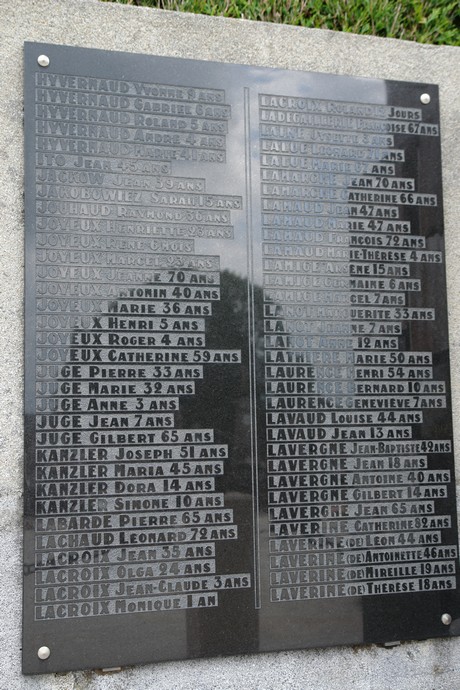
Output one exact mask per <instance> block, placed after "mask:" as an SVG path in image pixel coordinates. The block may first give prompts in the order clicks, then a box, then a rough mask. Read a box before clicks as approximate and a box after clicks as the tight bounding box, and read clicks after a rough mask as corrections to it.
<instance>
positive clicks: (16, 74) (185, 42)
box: [0, 0, 460, 690]
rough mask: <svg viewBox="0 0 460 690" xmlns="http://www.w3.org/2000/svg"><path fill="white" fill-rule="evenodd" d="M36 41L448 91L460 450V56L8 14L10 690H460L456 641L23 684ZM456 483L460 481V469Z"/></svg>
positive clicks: (377, 44) (101, 10) (3, 52)
mask: <svg viewBox="0 0 460 690" xmlns="http://www.w3.org/2000/svg"><path fill="white" fill-rule="evenodd" d="M24 41H42V42H46V43H60V44H67V45H74V46H81V47H88V48H100V49H104V50H119V51H128V52H137V53H148V54H153V55H165V56H175V57H183V58H191V59H201V60H216V61H224V62H235V63H243V64H253V65H261V66H269V67H280V68H285V69H295V70H305V71H315V72H331V73H335V74H347V75H353V76H363V77H378V78H384V79H398V80H407V81H422V82H433V83H437V84H439V86H440V100H441V127H442V155H443V181H444V212H445V223H446V262H447V279H448V297H449V317H450V346H451V366H452V383H453V414H454V427H455V434H456V437H457V441H458V435H459V434H460V423H459V422H458V421H457V420H458V417H459V411H460V366H459V365H460V297H459V295H460V271H459V270H458V268H457V262H458V259H459V254H460V249H459V247H460V241H459V247H457V240H460V222H459V221H460V208H459V204H460V202H459V198H460V197H459V195H458V193H457V194H456V192H458V165H457V162H458V160H459V159H460V136H459V125H458V121H457V122H456V116H458V106H459V102H458V101H459V97H458V94H459V92H460V89H459V84H458V57H459V50H458V48H452V47H437V46H427V45H419V44H415V43H409V42H403V41H396V40H393V39H381V38H372V37H368V36H355V35H350V34H341V33H335V32H331V31H320V30H312V29H302V28H296V27H289V26H280V25H274V24H262V23H254V22H248V21H245V20H230V19H222V18H211V17H204V16H195V15H191V14H180V13H174V12H164V11H160V10H152V9H146V8H137V7H127V6H122V5H114V4H105V3H101V2H98V1H97V0H16V2H12V1H11V0H0V64H1V65H2V69H1V71H0V104H1V107H0V189H1V190H2V194H1V195H0V221H1V222H0V233H1V235H2V244H1V247H2V251H1V252H0V270H1V274H2V280H1V284H0V290H1V292H2V299H1V305H2V308H1V312H0V313H1V318H2V326H1V328H0V350H1V352H2V355H3V366H2V368H1V371H0V391H1V397H0V399H1V401H2V403H1V406H0V417H1V436H0V495H1V497H0V501H1V512H0V516H1V517H0V519H1V523H2V527H1V530H2V537H3V538H2V546H1V549H2V561H1V563H2V569H1V577H0V593H1V604H2V607H1V610H2V612H3V615H2V624H1V632H0V635H1V637H2V648H3V650H4V652H5V655H4V657H3V660H2V662H0V668H1V675H0V688H5V689H6V688H8V689H9V690H14V689H16V688H36V689H37V690H38V689H39V688H43V689H45V688H46V689H47V690H64V689H65V690H77V689H81V690H83V688H88V689H91V690H96V689H97V690H115V689H118V688H119V689H120V690H121V689H122V688H139V690H144V689H145V688H155V690H170V689H172V688H177V689H179V688H181V689H183V690H185V689H190V690H195V689H199V690H211V688H215V689H219V690H225V689H227V688H235V689H236V688H245V690H251V689H255V688H260V689H261V690H268V689H270V688H272V689H276V688H293V689H297V690H300V689H302V690H303V689H306V688H313V687H314V688H315V690H348V688H353V689H354V690H369V689H372V690H374V689H375V690H390V688H391V690H415V689H417V690H444V689H445V690H447V689H449V690H453V689H454V688H457V687H460V663H459V661H458V654H459V651H460V642H459V641H458V640H456V639H446V640H436V641H426V642H415V643H407V644H403V645H401V646H399V647H393V648H383V647H377V646H368V647H358V648H335V649H325V650H307V651H300V652H299V651H296V652H280V653H271V654H263V655H259V656H243V657H232V658H217V659H210V660H200V661H185V662H179V663H176V662H171V663H162V664H156V665H147V666H143V667H138V668H130V669H125V670H123V671H122V672H121V673H117V674H111V675H110V674H109V675H101V674H97V673H94V672H78V673H68V674H57V675H50V676H37V677H24V676H22V675H21V670H20V648H21V587H22V584H21V578H22V574H21V566H22V556H21V540H22V482H23V471H22V464H23V433H22V393H23V271H24V263H23V251H24V246H23V237H24V230H23V207H22V202H23V132H22V99H23V93H22V92H23V42H24ZM456 78H457V83H456ZM456 188H457V189H456ZM457 474H458V475H460V469H457Z"/></svg>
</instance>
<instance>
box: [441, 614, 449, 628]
mask: <svg viewBox="0 0 460 690" xmlns="http://www.w3.org/2000/svg"><path fill="white" fill-rule="evenodd" d="M441 621H442V622H443V623H444V625H450V624H451V623H452V616H451V615H450V613H443V614H442V616H441Z"/></svg>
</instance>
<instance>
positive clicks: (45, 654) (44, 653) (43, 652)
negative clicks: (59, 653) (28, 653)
mask: <svg viewBox="0 0 460 690" xmlns="http://www.w3.org/2000/svg"><path fill="white" fill-rule="evenodd" d="M50 654H51V649H50V648H49V647H40V649H39V650H38V652H37V656H38V658H39V659H41V660H42V661H45V659H48V658H49V656H50Z"/></svg>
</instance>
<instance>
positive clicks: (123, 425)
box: [23, 43, 460, 673]
mask: <svg viewBox="0 0 460 690" xmlns="http://www.w3.org/2000/svg"><path fill="white" fill-rule="evenodd" d="M25 54H26V57H25V156H26V184H25V188H26V197H25V209H26V216H25V222H26V379H25V424H26V467H25V537H24V539H25V542H24V543H25V546H24V644H23V655H24V671H25V672H26V673H47V672H54V671H66V670H72V669H82V668H104V667H114V666H124V665H128V664H129V665H132V664H138V663H146V662H154V661H160V660H168V659H184V658H192V657H200V656H212V655H222V654H239V653H253V652H262V651H269V650H282V649H302V648H306V647H315V646H316V647H321V646H328V645H338V644H347V643H349V644H359V643H371V642H391V641H395V640H403V639H404V640H406V639H408V640H410V639H423V638H427V637H440V636H448V635H453V634H458V631H459V629H460V602H459V596H458V590H457V576H458V553H457V518H456V511H455V485H454V461H453V448H452V420H451V405H450V382H449V347H448V333H447V308H446V287H445V261H444V240H443V216H442V189H441V159H440V132H439V98H438V91H437V88H436V86H433V85H430V84H415V83H403V82H390V81H385V80H378V79H372V80H368V79H358V78H353V77H346V76H336V75H330V74H312V73H303V72H286V71H281V70H273V69H266V68H259V67H250V66H241V65H227V64H217V63H205V62H196V61H192V60H179V59H174V58H162V57H153V56H149V55H132V54H122V53H112V52H105V51H97V50H88V49H81V48H70V47H64V46H55V45H44V44H34V43H29V44H26V49H25ZM39 56H46V57H47V58H48V61H47V60H43V59H41V60H39ZM47 63H48V64H47ZM424 94H425V96H423V95H424ZM426 95H428V97H429V98H427V97H426ZM427 101H428V102H427ZM449 617H450V618H449ZM450 619H451V621H450Z"/></svg>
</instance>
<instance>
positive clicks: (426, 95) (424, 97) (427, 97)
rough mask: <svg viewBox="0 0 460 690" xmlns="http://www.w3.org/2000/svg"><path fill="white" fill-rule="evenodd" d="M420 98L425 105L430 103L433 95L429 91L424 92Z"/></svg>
mask: <svg viewBox="0 0 460 690" xmlns="http://www.w3.org/2000/svg"><path fill="white" fill-rule="evenodd" d="M420 100H421V101H422V103H423V105H428V103H429V102H430V101H431V96H430V94H429V93H422V95H421V96H420Z"/></svg>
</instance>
